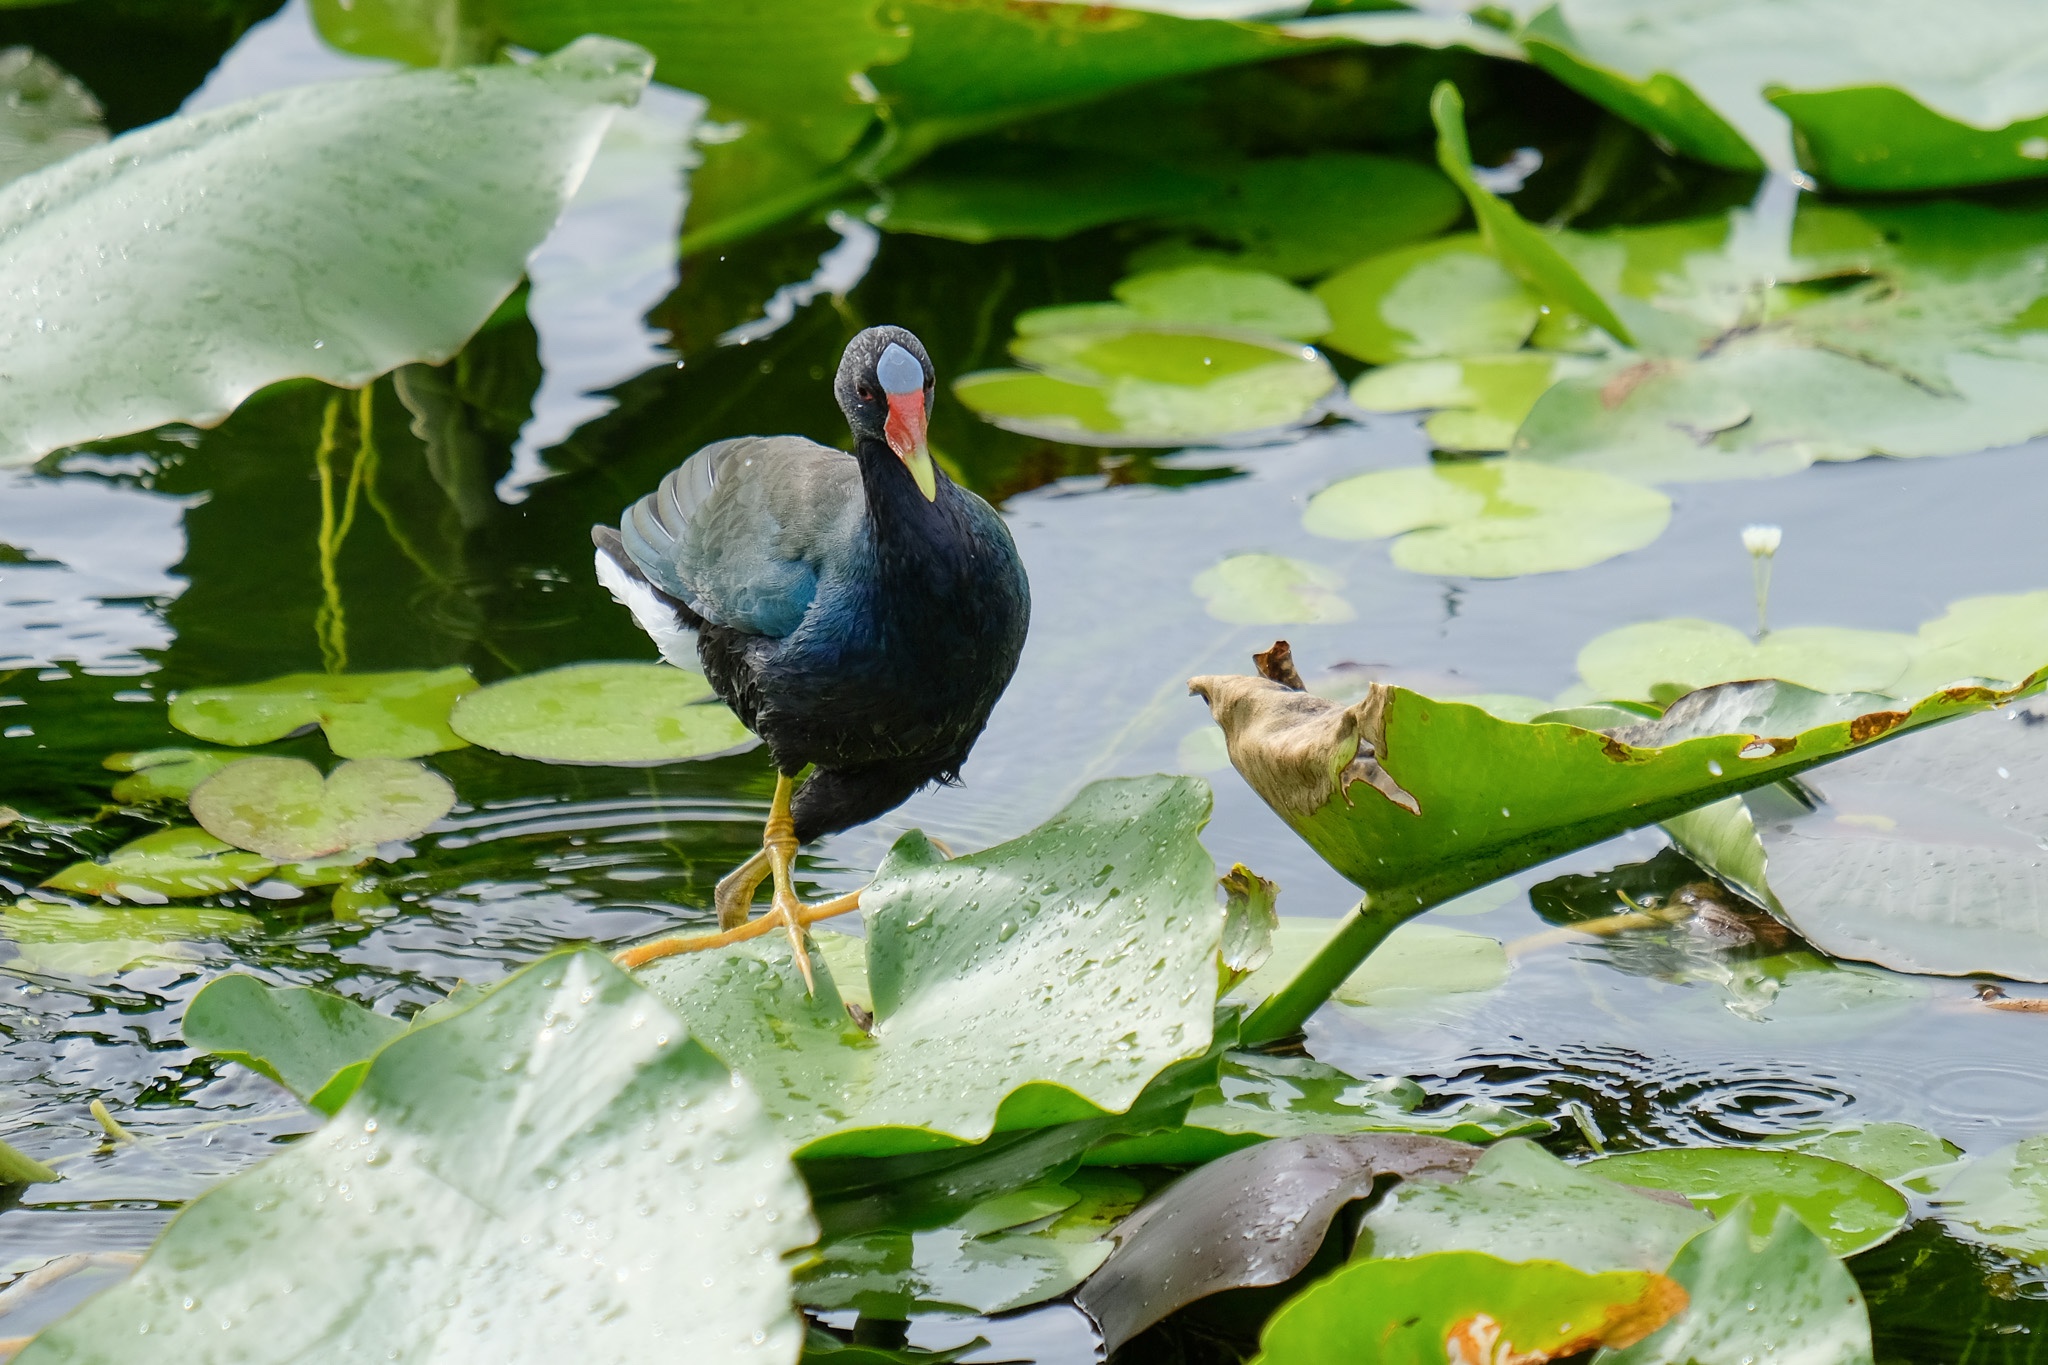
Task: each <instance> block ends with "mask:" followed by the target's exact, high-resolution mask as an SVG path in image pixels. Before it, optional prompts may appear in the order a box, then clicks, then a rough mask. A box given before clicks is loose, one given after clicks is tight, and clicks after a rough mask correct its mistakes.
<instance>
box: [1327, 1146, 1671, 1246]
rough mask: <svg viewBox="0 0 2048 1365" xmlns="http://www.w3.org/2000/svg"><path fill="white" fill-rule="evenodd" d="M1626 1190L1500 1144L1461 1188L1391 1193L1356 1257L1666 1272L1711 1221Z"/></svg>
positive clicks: (1366, 1227) (1531, 1149)
mask: <svg viewBox="0 0 2048 1365" xmlns="http://www.w3.org/2000/svg"><path fill="white" fill-rule="evenodd" d="M1617 1182H1618V1183H1617ZM1627 1183H1628V1182H1627V1180H1626V1179H1625V1178H1624V1177H1621V1176H1614V1177H1611V1178H1605V1179H1603V1178H1602V1174H1601V1173H1599V1172H1598V1171H1597V1168H1595V1169H1593V1170H1589V1169H1587V1168H1586V1167H1583V1166H1567V1165H1565V1164H1564V1163H1563V1162H1562V1161H1559V1160H1558V1159H1557V1158H1556V1157H1554V1156H1552V1155H1550V1154H1549V1153H1548V1152H1546V1151H1544V1150H1543V1149H1542V1148H1541V1147H1538V1146H1537V1145H1536V1144H1535V1143H1533V1142H1529V1141H1526V1140H1523V1139H1517V1140H1515V1141H1511V1142H1503V1143H1500V1144H1499V1145H1498V1146H1495V1147H1492V1148H1489V1149H1488V1150H1487V1153H1486V1155H1485V1156H1483V1157H1481V1158H1480V1159H1479V1164H1478V1165H1476V1166H1474V1167H1473V1168H1472V1172H1471V1174H1469V1175H1467V1176H1466V1177H1465V1178H1464V1179H1463V1180H1460V1181H1458V1182H1457V1183H1456V1184H1451V1185H1442V1184H1430V1185H1405V1186H1403V1187H1401V1188H1400V1189H1398V1190H1393V1191H1390V1192H1389V1193H1388V1195H1387V1197H1386V1198H1384V1199H1382V1200H1381V1201H1380V1202H1379V1203H1378V1204H1377V1205H1375V1206H1374V1207H1373V1209H1372V1211H1371V1212H1370V1213H1368V1214H1367V1215H1366V1217H1365V1220H1364V1222H1363V1223H1361V1224H1360V1226H1359V1240H1358V1245H1357V1247H1356V1249H1355V1250H1354V1252H1353V1254H1354V1255H1357V1256H1417V1255H1422V1254H1425V1253H1428V1252H1437V1251H1485V1252H1489V1253H1491V1254H1493V1255H1495V1256H1500V1257H1503V1258H1505V1259H1507V1260H1533V1259H1538V1258H1541V1259H1544V1260H1551V1261H1562V1262H1564V1263H1565V1264H1566V1265H1570V1266H1576V1267H1578V1268H1579V1269H1580V1270H1584V1271H1589V1272H1597V1271H1603V1270H1661V1269H1663V1268H1664V1266H1665V1265H1666V1264H1667V1263H1668V1262H1669V1261H1670V1260H1671V1258H1672V1256H1674V1255H1675V1254H1677V1252H1678V1249H1679V1248H1680V1247H1682V1246H1684V1245H1685V1244H1686V1242H1687V1241H1688V1240H1689V1239H1690V1238H1691V1237H1692V1236H1693V1235H1694V1234H1695V1233H1698V1232H1700V1231H1702V1230H1704V1229H1705V1228H1706V1227H1707V1226H1708V1219H1707V1217H1706V1215H1705V1214H1702V1213H1698V1212H1695V1211H1694V1210H1692V1209H1690V1208H1685V1207H1682V1206H1680V1205H1677V1204H1670V1203H1665V1202H1664V1201H1662V1200H1659V1199H1653V1198H1651V1197H1650V1196H1648V1195H1645V1194H1643V1193H1642V1192H1641V1191H1639V1190H1631V1189H1625V1188H1623V1186H1624V1185H1625V1184H1627Z"/></svg>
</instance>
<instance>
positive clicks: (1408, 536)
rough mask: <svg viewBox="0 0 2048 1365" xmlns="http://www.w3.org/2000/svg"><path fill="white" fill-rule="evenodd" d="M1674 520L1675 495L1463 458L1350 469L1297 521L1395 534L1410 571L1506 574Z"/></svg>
mask: <svg viewBox="0 0 2048 1365" xmlns="http://www.w3.org/2000/svg"><path fill="white" fill-rule="evenodd" d="M1557 475H1567V476H1568V477H1565V478H1558V477H1556V476H1557ZM1670 520H1671V499H1669V498H1667V497H1665V496H1664V495H1663V494H1662V493H1659V492H1658V491H1657V490H1655V489H1654V488H1645V487H1643V486H1642V485H1641V484H1635V483H1628V482H1626V481H1624V480H1621V479H1615V478H1609V477H1606V476H1603V475H1588V474H1586V473H1585V472H1584V471H1581V470H1562V469H1540V468H1539V467H1537V466H1534V465H1529V464H1524V463H1521V462H1518V461H1514V460H1505V461H1503V460H1483V461H1482V460H1460V461H1454V462H1450V463H1435V464H1430V465H1427V466H1425V467H1423V468H1420V469H1381V470H1376V471H1374V472H1372V473H1370V474H1358V475H1354V476H1353V477H1351V478H1348V479H1345V480H1344V481H1343V482H1341V483H1337V484H1333V485H1331V486H1330V487H1328V488H1326V489H1324V490H1323V491H1322V492H1320V493H1318V494H1316V495H1315V496H1314V497H1313V498H1311V499H1309V504H1308V510H1307V511H1306V512H1305V513H1304V514H1303V516H1302V525H1303V526H1304V527H1306V528H1307V529H1308V530H1309V531H1310V532H1311V533H1313V534H1315V535H1319V536H1331V537H1336V538H1339V539H1345V540H1367V539H1377V538H1378V537H1381V536H1399V537H1400V539H1398V540H1396V541H1395V542H1394V545H1393V548H1392V551H1391V553H1392V555H1393V559H1394V563H1395V564H1397V565H1399V566H1400V567H1401V568H1403V569H1406V570H1408V571H1409V572H1411V573H1429V574H1441V575H1444V576H1447V577H1467V578H1512V577H1515V576H1517V575H1520V574H1532V573H1558V572H1561V571H1563V570H1566V569H1581V568H1584V567H1586V566H1587V565H1589V564H1598V563H1600V562H1601V561H1602V560H1606V559H1612V558H1614V557H1615V556H1616V555H1620V554H1627V553H1628V552H1629V551H1630V550H1640V549H1642V548H1643V547H1644V546H1645V545H1648V544H1649V543H1650V542H1651V541H1653V540H1655V539H1656V538H1657V537H1658V536H1660V535H1662V534H1663V532H1664V527H1665V526H1666V525H1667V524H1668V523H1669V522H1670Z"/></svg>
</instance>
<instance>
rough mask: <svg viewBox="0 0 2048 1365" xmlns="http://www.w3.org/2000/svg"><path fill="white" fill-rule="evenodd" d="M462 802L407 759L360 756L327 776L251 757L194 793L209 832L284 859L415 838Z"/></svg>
mask: <svg viewBox="0 0 2048 1365" xmlns="http://www.w3.org/2000/svg"><path fill="white" fill-rule="evenodd" d="M454 806H455V789H454V788H453V787H451V786H449V785H448V780H447V779H446V778H444V777H442V776H441V775H440V774H439V773H436V772H433V771H432V770H430V769H428V768H426V767H424V766H422V765H420V764H418V763H415V762H413V761H411V760H410V759H403V758H357V759H351V760H350V761H348V762H346V763H343V764H342V765H341V766H339V767H337V768H336V769H335V770H334V771H333V772H331V773H329V774H328V775H327V776H326V777H325V778H322V777H321V776H320V770H319V769H318V768H316V767H314V766H313V765H312V764H310V763H308V762H306V760H304V759H302V758H267V757H265V758H248V759H244V760H242V761H241V762H240V763H236V764H233V765H231V766H229V767H226V768H223V769H221V770H220V771H219V772H217V773H215V774H214V775H213V776H212V777H209V778H208V779H206V781H204V782H202V783H201V784H200V785H199V787H198V789H197V790H195V791H194V792H193V793H192V816H193V818H194V819H196V820H197V821H199V823H200V824H202V825H204V826H205V827H206V830H207V832H208V833H209V834H212V835H213V836H215V837H216V838H219V839H224V840H226V841H227V842H228V843H230V844H233V845H234V846H235V847H236V848H246V849H249V850H250V851H252V852H255V853H261V854H262V855H263V856H265V857H266V858H273V859H275V860H277V861H278V862H295V861H299V860H301V859H308V858H324V857H326V856H327V855H328V854H330V853H340V852H341V851H342V850H344V849H356V848H370V847H373V846H375V845H377V844H381V843H384V842H387V841H389V840H394V839H411V838H413V837H415V836H416V835H419V834H422V833H424V832H425V831H426V829H427V827H428V826H429V825H431V824H433V823H434V822H435V821H436V820H439V819H440V818H441V817H442V816H444V815H446V814H447V813H448V812H449V811H450V810H452V809H453V808H454Z"/></svg>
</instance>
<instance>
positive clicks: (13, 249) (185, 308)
mask: <svg viewBox="0 0 2048 1365" xmlns="http://www.w3.org/2000/svg"><path fill="white" fill-rule="evenodd" d="M648 65H649V63H648V59H647V55H646V54H645V53H644V52H641V51H640V50H639V49H638V48H635V47H632V46H630V45H628V44H625V43H621V42H618V41H616V40H613V39H608V38H589V39H585V40H581V41H578V42H576V43H574V44H573V45H571V46H570V47H568V48H566V49H564V50H563V51H562V52H560V53H557V54H556V55H554V56H552V57H546V58H542V59H541V60H539V61H537V62H533V63H530V64H525V65H520V64H516V63H507V64H504V65H500V66H490V67H480V68H477V69H475V70H464V71H416V72H414V71H409V72H400V73H397V74H395V75H390V76H375V77H370V78H367V79H362V80H346V81H326V82H322V83H319V84H315V85H302V86H298V87H295V88H293V89H289V90H279V91H276V92H274V93H271V94H266V95H260V96H258V97H256V98H255V99H254V100H250V101H245V102H242V103H239V104H236V105H233V106H231V107H227V108H221V109H213V110H208V111H207V112H204V113H200V114H192V115H178V116H173V117H171V118H168V119H165V120H163V121H161V122H158V123H153V124H150V125H148V126H146V127H143V128H139V129H137V130H135V131H134V132H130V133H126V134H123V135H122V136H121V137H119V138H117V139H115V140H114V142H112V143H110V144H109V145H108V147H107V148H106V149H105V150H104V151H93V152H87V153H85V154H82V155H78V156H74V157H72V158H70V159H68V160H66V161H64V162H61V163H59V165H57V166H54V167H50V168H47V169H45V170H43V171H41V172H39V173H37V174H36V175H35V176H34V177H33V178H29V177H24V178H23V179H21V180H17V181H15V182H14V183H13V184H12V185H11V186H9V187H8V188H7V189H6V191H5V192H4V193H0V235H4V236H5V238H6V240H7V243H8V253H7V268H8V271H9V276H10V278H11V279H16V280H57V279H62V280H67V281H69V282H70V284H69V286H68V287H67V288H66V289H64V290H63V291H62V292H61V293H54V294H53V293H50V292H48V291H42V290H32V289H26V288H22V289H10V290H8V291H6V292H5V293H4V294H0V299H4V300H5V308H4V311H0V338H5V343H4V345H0V371H5V372H6V373H7V374H8V375H9V376H10V389H9V392H10V397H9V400H8V403H7V409H6V414H5V419H4V423H0V464H19V463H22V462H25V461H29V460H33V459H36V458H37V457H39V456H41V455H42V454H44V453H45V452H47V451H50V450H54V449H57V448H58V447H61V446H67V445H73V444H76V443H79V442H83V441H91V440H96V439H99V438H101V437H107V436H117V435H121V434H123V433H126V432H133V431H141V430H146V429H148V428H150V427H155V426H160V425H162V424H164V423H167V422H175V421H187V422H197V423H201V424H211V423H214V422H217V421H219V420H220V419H221V418H223V417H225V416H226V415H227V414H228V413H229V412H230V411H232V410H233V409H234V407H235V406H236V405H237V404H238V403H240V402H241V400H242V399H243V398H245V397H247V396H248V395H249V394H251V393H253V392H255V391H256V390H257V389H259V388H262V387H263V386H264V385H267V384H271V383H274V382H276V381H278V380H281V379H287V378H291V377H292V376H295V375H310V376H312V377H314V378H318V379H324V380H326V381H327V382H329V383H332V384H339V385H345V386H349V387H354V386H358V385H361V384H364V383H366V382H368V381H369V380H370V379H373V378H375V377H376V376H377V375H380V374H383V373H384V372H386V371H388V370H390V369H393V368H394V367H396V366H398V365H401V364H404V363H405V362H407V361H412V360H434V361H440V360H445V359H446V358H447V357H448V356H450V355H452V354H454V353H455V351H456V350H457V349H459V348H460V347H461V345H462V343H463V342H464V341H465V340H467V339H468V337H469V335H470V334H471V333H472V332H474V331H475V330H476V329H477V328H478V327H479V326H481V325H482V324H483V322H484V321H485V319H487V318H488V317H489V316H490V315H491V312H492V310H493V309H495V308H496V307H497V306H498V304H499V303H501V302H502V301H503V300H504V298H505V296H506V295H507V294H508V293H510V292H511V290H512V287H513V286H514V285H515V284H516V283H518V281H519V278H520V276H521V275H522V274H523V273H524V271H525V267H526V256H527V253H528V252H530V251H532V250H533V248H534V246H535V245H536V244H537V243H538V242H539V241H540V239H541V237H542V236H543V235H545V233H546V232H547V230H548V228H549V227H551V226H552V225H553V223H554V221H555V218H556V217H557V215H559V214H560V213H561V210H562V205H563V204H564V203H565V202H566V201H567V199H568V196H569V194H570V193H571V192H572V191H573V190H574V189H575V187H576V184H577V182H578V181H579V180H581V179H582V176H583V171H584V168H585V167H586V166H588V165H589V162H590V157H591V155H592V153H593V152H594V151H595V150H596V148H597V142H598V139H599V137H600V136H602V134H603V132H604V130H605V127H606V125H607V124H609V123H610V122H611V118H612V115H613V114H614V113H615V112H617V110H618V109H619V107H620V106H622V105H624V104H627V103H630V102H631V101H632V100H634V99H635V98H637V97H638V95H639V92H640V90H641V88H642V87H643V86H644V85H645V84H646V81H647V72H648ZM144 203H146V204H150V205H152V206H153V207H152V208H151V210H150V212H149V213H147V214H138V213H136V212H135V208H134V206H135V205H137V204H144ZM456 223H460V224H462V225H463V228H462V230H461V231H459V232H458V231H453V230H451V225H452V224H456ZM423 264H424V268H423ZM397 280H404V281H407V282H408V283H407V284H406V285H405V286H404V287H401V288H389V287H384V286H383V285H373V284H371V283H369V282H372V281H381V282H384V284H389V282H391V281H397ZM202 298H203V299H204V300H205V303H204V306H198V305H197V301H198V300H200V299H202ZM195 357H198V358H203V363H195Z"/></svg>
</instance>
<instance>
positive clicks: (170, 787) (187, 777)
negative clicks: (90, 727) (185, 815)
mask: <svg viewBox="0 0 2048 1365" xmlns="http://www.w3.org/2000/svg"><path fill="white" fill-rule="evenodd" d="M246 757H248V755H246V754H237V753H232V752H230V751H228V750H224V749H145V750H143V751H142V752H140V753H130V754H109V755H107V757H106V759H105V760H104V761H103V763H102V766H103V767H107V768H111V769H112V770H113V771H115V772H117V773H127V774H128V776H127V777H124V778H122V779H121V780H120V781H119V782H116V783H115V784H114V791H113V796H114V799H115V800H116V801H131V802H135V803H138V804H139V803H141V802H144V801H183V800H184V799H185V798H186V797H188V796H190V795H191V794H192V789H193V788H194V787H196V786H198V785H199V784H200V783H201V782H204V781H205V780H206V779H207V778H209V777H212V776H213V775H214V774H215V773H217V772H219V771H220V770H221V769H222V768H225V767H227V766H228V764H230V763H233V762H235V761H237V760H238V759H242V758H246Z"/></svg>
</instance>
